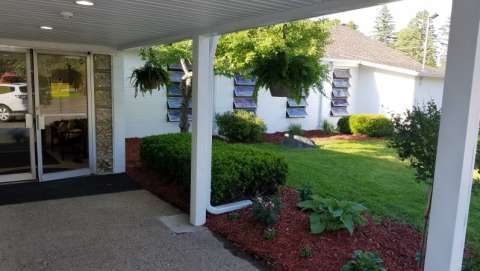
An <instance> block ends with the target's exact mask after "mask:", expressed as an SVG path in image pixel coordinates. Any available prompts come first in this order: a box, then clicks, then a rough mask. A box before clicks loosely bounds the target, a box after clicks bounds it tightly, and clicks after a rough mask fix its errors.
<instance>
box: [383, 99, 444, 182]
mask: <svg viewBox="0 0 480 271" xmlns="http://www.w3.org/2000/svg"><path fill="white" fill-rule="evenodd" d="M440 115H441V114H440V110H438V108H437V105H436V104H435V102H433V101H432V102H429V103H427V104H426V105H425V106H414V107H413V109H412V110H407V111H406V113H405V114H404V115H403V116H400V115H397V116H394V117H393V128H394V130H393V135H392V137H391V138H390V140H389V146H390V147H392V148H394V149H395V150H396V151H397V153H398V156H399V157H400V159H402V160H409V161H410V166H411V167H412V168H414V169H415V170H416V176H417V179H419V180H431V179H433V175H434V171H435V158H436V154H437V142H438V131H439V128H440Z"/></svg>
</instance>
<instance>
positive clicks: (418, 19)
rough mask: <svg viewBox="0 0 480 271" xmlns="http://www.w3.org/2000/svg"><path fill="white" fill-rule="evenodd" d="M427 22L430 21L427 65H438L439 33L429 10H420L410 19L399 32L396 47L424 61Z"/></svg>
mask: <svg viewBox="0 0 480 271" xmlns="http://www.w3.org/2000/svg"><path fill="white" fill-rule="evenodd" d="M427 22H429V23H430V30H429V35H428V43H427V59H426V63H425V64H426V65H428V66H436V65H437V46H436V44H437V35H436V33H435V28H434V26H433V24H432V19H431V17H430V13H428V11H426V10H424V11H420V12H418V13H417V14H416V15H415V17H414V18H413V19H412V20H411V21H410V23H409V24H408V26H407V27H406V28H404V29H402V30H401V31H400V32H399V33H398V37H397V40H396V42H395V45H394V47H395V48H396V49H398V50H400V51H402V52H404V53H406V54H407V55H409V56H410V57H412V58H413V59H415V60H417V61H418V62H422V61H423V53H424V49H423V46H424V42H425V38H426V35H425V34H426V30H427Z"/></svg>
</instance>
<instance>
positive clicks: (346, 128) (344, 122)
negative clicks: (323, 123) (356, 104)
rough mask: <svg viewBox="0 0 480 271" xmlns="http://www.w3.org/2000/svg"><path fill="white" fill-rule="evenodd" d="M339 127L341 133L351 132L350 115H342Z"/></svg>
mask: <svg viewBox="0 0 480 271" xmlns="http://www.w3.org/2000/svg"><path fill="white" fill-rule="evenodd" d="M337 129H338V132H340V133H341V134H348V135H349V134H351V133H352V130H351V129H350V116H344V117H341V118H340V119H339V120H338V122H337Z"/></svg>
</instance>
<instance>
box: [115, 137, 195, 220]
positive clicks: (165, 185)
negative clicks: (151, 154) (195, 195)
mask: <svg viewBox="0 0 480 271" xmlns="http://www.w3.org/2000/svg"><path fill="white" fill-rule="evenodd" d="M139 148H140V139H138V138H127V139H126V148H125V150H126V160H127V170H126V171H127V172H126V173H127V175H128V176H129V177H130V178H132V179H133V180H134V181H135V182H137V183H139V184H140V185H141V186H142V187H143V188H144V189H146V190H148V191H150V192H151V193H152V194H154V195H157V196H158V197H160V198H162V199H163V200H165V201H166V202H168V203H170V204H172V205H174V206H176V207H177V208H179V209H180V210H182V211H184V212H188V210H189V201H190V200H189V199H190V193H189V191H188V189H186V188H184V187H181V186H179V185H177V184H173V183H170V182H168V181H166V180H164V179H163V178H162V177H161V176H160V174H158V173H157V172H156V171H155V170H153V169H151V168H149V167H147V166H144V165H143V164H142V162H141V160H140V150H139Z"/></svg>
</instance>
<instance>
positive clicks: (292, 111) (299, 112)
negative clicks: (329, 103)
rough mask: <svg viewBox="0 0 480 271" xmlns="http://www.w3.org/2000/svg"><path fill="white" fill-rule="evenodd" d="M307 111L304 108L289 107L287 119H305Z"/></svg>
mask: <svg viewBox="0 0 480 271" xmlns="http://www.w3.org/2000/svg"><path fill="white" fill-rule="evenodd" d="M306 116H307V111H306V109H305V107H289V108H287V118H305V117H306Z"/></svg>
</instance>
